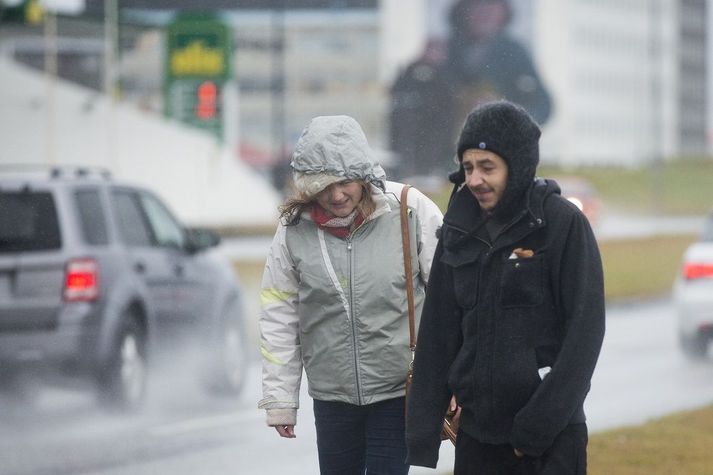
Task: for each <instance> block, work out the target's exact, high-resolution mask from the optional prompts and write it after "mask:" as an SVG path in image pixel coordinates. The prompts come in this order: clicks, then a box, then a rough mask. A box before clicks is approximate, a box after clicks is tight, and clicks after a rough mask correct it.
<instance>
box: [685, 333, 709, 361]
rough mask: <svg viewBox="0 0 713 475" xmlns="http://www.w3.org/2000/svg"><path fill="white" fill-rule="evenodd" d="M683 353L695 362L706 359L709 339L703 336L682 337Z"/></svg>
mask: <svg viewBox="0 0 713 475" xmlns="http://www.w3.org/2000/svg"><path fill="white" fill-rule="evenodd" d="M680 344H681V349H682V350H683V353H684V354H685V355H686V356H687V357H689V358H691V359H694V360H701V359H704V358H705V357H706V356H707V355H708V339H707V338H705V337H704V336H702V335H693V336H684V335H681V336H680Z"/></svg>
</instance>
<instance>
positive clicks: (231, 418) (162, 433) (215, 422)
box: [147, 411, 264, 437]
mask: <svg viewBox="0 0 713 475" xmlns="http://www.w3.org/2000/svg"><path fill="white" fill-rule="evenodd" d="M262 417H264V416H263V414H260V413H259V412H257V411H256V413H244V412H238V413H234V414H221V415H217V416H211V417H201V418H198V419H188V420H185V421H180V422H174V423H171V424H164V425H161V426H157V427H151V428H149V429H148V430H147V432H148V433H149V434H150V435H152V436H154V437H168V436H173V435H180V434H185V433H188V432H193V431H197V430H204V429H212V428H216V427H226V426H230V425H235V424H240V423H244V422H249V421H250V422H252V421H256V420H258V419H260V418H262Z"/></svg>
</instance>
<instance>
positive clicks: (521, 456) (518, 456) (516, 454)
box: [513, 447, 525, 459]
mask: <svg viewBox="0 0 713 475" xmlns="http://www.w3.org/2000/svg"><path fill="white" fill-rule="evenodd" d="M513 450H514V451H515V457H517V458H519V459H520V458H523V457H524V456H525V454H524V453H522V451H520V450H518V449H516V448H514V447H513Z"/></svg>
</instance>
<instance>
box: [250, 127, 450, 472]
mask: <svg viewBox="0 0 713 475" xmlns="http://www.w3.org/2000/svg"><path fill="white" fill-rule="evenodd" d="M291 166H292V169H293V172H294V175H293V176H294V184H295V189H296V196H295V197H293V198H291V199H288V200H287V202H286V203H285V205H284V206H283V207H282V208H281V222H280V225H279V226H278V229H277V232H276V233H275V237H274V239H273V242H272V245H271V247H270V251H269V254H268V258H267V262H266V264H265V272H264V275H263V282H262V290H261V304H262V305H261V314H260V334H261V348H260V349H261V352H262V356H263V399H262V400H261V401H260V403H259V407H260V408H263V409H265V410H266V413H267V424H268V425H269V426H272V427H275V429H276V430H277V432H278V433H279V435H280V436H282V437H286V438H292V437H294V436H295V433H294V426H295V424H296V422H297V408H298V407H299V388H300V381H301V376H302V370H303V368H304V370H305V372H306V374H307V381H308V389H309V394H310V396H311V397H312V398H313V400H314V414H315V425H316V429H317V448H318V452H319V463H320V471H321V473H322V474H339V475H345V474H352V473H353V474H360V475H362V474H364V473H365V470H366V473H369V474H372V473H373V474H376V473H384V474H392V475H394V474H401V473H408V466H407V465H406V464H405V462H404V460H405V456H406V446H405V439H404V383H405V376H406V370H407V368H408V365H409V363H410V361H411V352H410V350H409V331H408V316H407V302H406V278H405V272H404V263H403V251H402V241H401V224H400V210H399V197H400V192H401V189H402V187H403V185H402V184H399V183H393V182H387V181H385V176H384V171H383V169H382V168H381V166H379V165H378V164H377V163H376V162H375V160H374V158H373V152H372V151H371V149H370V148H369V145H368V143H367V140H366V137H365V136H364V133H363V131H362V129H361V127H360V126H359V124H358V123H357V122H356V121H355V120H354V119H352V118H351V117H347V116H329V117H317V118H314V119H313V120H312V121H311V122H310V123H309V125H308V126H307V127H306V128H305V130H304V131H303V133H302V136H301V137H300V139H299V140H298V142H297V145H296V147H295V152H294V155H293V158H292V162H291ZM407 205H408V207H409V213H408V216H409V229H410V233H411V236H412V239H411V242H412V252H411V255H412V268H413V282H414V287H415V288H414V296H415V303H416V315H417V317H418V316H419V315H420V311H421V306H422V303H423V297H424V289H425V285H426V283H427V278H428V271H429V269H430V266H431V259H432V257H433V252H434V250H435V247H436V243H437V237H436V231H437V229H438V228H439V227H440V225H441V222H442V218H443V217H442V214H441V212H440V210H439V209H438V207H437V206H436V205H435V204H434V203H433V202H432V201H430V200H429V199H428V198H427V197H426V196H424V195H423V194H422V193H421V192H419V191H418V190H415V189H411V190H409V193H408V198H407Z"/></svg>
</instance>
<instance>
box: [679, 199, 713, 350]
mask: <svg viewBox="0 0 713 475" xmlns="http://www.w3.org/2000/svg"><path fill="white" fill-rule="evenodd" d="M674 303H675V306H676V311H677V312H678V329H679V336H680V342H681V348H682V349H683V351H684V352H685V353H686V354H687V355H689V356H691V357H694V358H703V357H705V356H706V355H707V354H708V348H709V346H710V342H711V340H713V213H711V214H710V215H709V216H708V218H707V219H706V221H705V224H704V227H703V232H702V233H701V237H700V239H699V240H698V241H697V242H695V243H693V244H692V245H691V246H690V247H689V248H688V249H687V250H686V252H685V254H684V255H683V266H682V268H681V273H680V274H679V276H678V277H677V279H676V284H675V286H674Z"/></svg>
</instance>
